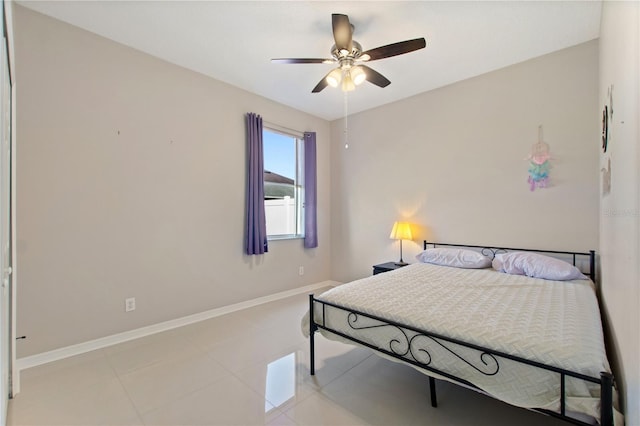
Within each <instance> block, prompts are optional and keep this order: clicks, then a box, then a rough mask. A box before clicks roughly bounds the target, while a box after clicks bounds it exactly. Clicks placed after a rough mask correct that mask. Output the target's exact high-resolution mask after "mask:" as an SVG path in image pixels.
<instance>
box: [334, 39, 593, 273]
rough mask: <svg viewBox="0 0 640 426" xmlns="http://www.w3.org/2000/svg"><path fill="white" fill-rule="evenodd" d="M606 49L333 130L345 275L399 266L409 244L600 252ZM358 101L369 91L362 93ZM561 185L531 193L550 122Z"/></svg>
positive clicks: (548, 61) (441, 93)
mask: <svg viewBox="0 0 640 426" xmlns="http://www.w3.org/2000/svg"><path fill="white" fill-rule="evenodd" d="M597 87H598V44H597V41H592V42H588V43H585V44H582V45H579V46H576V47H572V48H569V49H566V50H562V51H559V52H556V53H552V54H549V55H546V56H543V57H540V58H537V59H534V60H530V61H527V62H524V63H521V64H518V65H514V66H511V67H508V68H504V69H501V70H498V71H495V72H491V73H488V74H485V75H482V76H479V77H476V78H472V79H469V80H466V81H462V82H459V83H456V84H453V85H450V86H447V87H444V88H441V89H438V90H434V91H431V92H427V93H424V94H421V95H418V96H415V97H412V98H410V99H406V100H403V101H400V102H397V103H394V104H390V105H387V106H384V107H380V108H377V109H374V110H370V111H367V112H363V113H360V114H357V115H354V116H350V117H349V119H348V141H349V148H348V149H345V148H344V137H343V129H344V125H343V120H338V121H335V122H333V123H332V127H331V130H332V133H331V134H332V137H331V139H332V148H331V149H332V151H331V175H332V187H331V204H332V222H331V226H332V237H333V240H332V243H333V246H332V254H331V255H332V271H333V278H334V279H337V280H340V281H344V280H351V279H354V278H357V277H362V276H364V275H367V274H370V273H371V265H373V264H375V263H378V262H383V261H389V260H397V258H398V256H399V246H398V243H397V242H395V241H392V240H390V239H389V233H390V231H391V227H392V225H393V222H394V221H395V220H399V219H406V220H409V221H410V222H413V223H415V224H417V225H419V227H420V228H422V229H421V232H420V233H419V235H417V236H416V238H414V240H415V241H414V242H407V241H405V242H404V252H405V253H404V254H405V256H404V259H405V260H409V261H413V257H414V255H415V254H416V253H417V252H418V251H419V250H420V249H421V240H422V239H423V238H428V239H434V240H437V241H440V242H450V243H468V244H473V243H477V244H495V245H503V246H515V247H535V248H546V249H565V250H589V249H596V248H597V245H598V144H599V139H598V131H599V122H598V120H597V118H596V117H597V114H598V107H597V105H598V95H597V93H598V90H597ZM353 96H357V93H356V94H354V95H353ZM539 124H542V125H543V129H544V140H545V141H546V142H547V143H548V144H549V145H550V147H551V153H552V155H553V157H554V159H553V161H552V164H553V169H552V170H551V178H552V182H553V185H552V187H550V188H547V189H540V190H536V191H534V192H531V191H530V190H529V188H528V186H527V177H528V173H527V168H528V162H527V161H526V157H527V155H528V154H529V152H530V150H531V146H532V144H534V143H535V142H536V141H537V137H538V125H539Z"/></svg>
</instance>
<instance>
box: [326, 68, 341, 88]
mask: <svg viewBox="0 0 640 426" xmlns="http://www.w3.org/2000/svg"><path fill="white" fill-rule="evenodd" d="M326 80H327V83H328V84H329V86H331V87H338V84H340V80H342V70H341V69H340V68H336V69H334V70H333V71H331V72H330V73H329V75H327V77H326Z"/></svg>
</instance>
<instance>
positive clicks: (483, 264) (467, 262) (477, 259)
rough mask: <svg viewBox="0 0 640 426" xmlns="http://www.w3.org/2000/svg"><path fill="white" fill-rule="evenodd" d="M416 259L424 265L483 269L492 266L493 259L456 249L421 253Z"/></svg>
mask: <svg viewBox="0 0 640 426" xmlns="http://www.w3.org/2000/svg"><path fill="white" fill-rule="evenodd" d="M416 259H418V261H420V262H422V263H433V264H434V265H442V266H454V267H456V268H467V269H481V268H488V267H489V266H491V259H490V258H489V257H487V256H485V255H483V254H481V253H478V252H477V251H473V250H465V249H456V248H432V249H428V250H425V251H423V252H422V253H419V254H418V255H417V256H416Z"/></svg>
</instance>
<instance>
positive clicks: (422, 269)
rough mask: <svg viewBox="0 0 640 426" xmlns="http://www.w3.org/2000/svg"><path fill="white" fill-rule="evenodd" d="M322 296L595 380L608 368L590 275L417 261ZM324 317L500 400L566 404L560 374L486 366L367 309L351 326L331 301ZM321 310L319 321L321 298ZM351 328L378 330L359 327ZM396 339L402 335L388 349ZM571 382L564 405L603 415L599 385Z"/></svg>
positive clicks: (507, 363) (473, 355)
mask: <svg viewBox="0 0 640 426" xmlns="http://www.w3.org/2000/svg"><path fill="white" fill-rule="evenodd" d="M317 298H318V299H320V300H323V301H327V302H332V303H335V304H338V305H340V306H344V307H346V308H351V309H355V310H358V311H362V312H364V313H367V314H373V315H376V316H379V317H382V318H385V319H389V320H392V321H395V322H398V323H400V324H406V325H409V326H413V327H415V328H418V329H420V330H425V331H428V332H430V333H436V334H440V335H444V336H448V337H452V338H455V339H459V340H461V341H464V342H469V343H473V344H477V345H479V346H482V347H486V348H491V349H493V350H496V351H500V352H504V353H508V354H512V355H515V356H518V357H522V358H526V359H529V360H533V361H538V362H541V363H543V364H546V365H551V366H556V367H560V368H563V369H566V370H570V371H574V372H579V373H581V374H584V375H587V376H591V377H594V378H599V377H600V373H601V372H603V371H606V372H609V371H610V368H609V364H608V361H607V357H606V353H605V347H604V341H603V333H602V325H601V321H600V312H599V308H598V301H597V298H596V295H595V290H594V286H593V283H591V281H589V280H575V281H547V280H542V279H534V278H529V277H524V276H515V275H508V274H503V273H499V272H496V271H494V270H492V269H482V270H469V269H458V268H451V267H443V266H435V265H430V264H413V265H409V266H407V267H404V268H400V269H397V270H395V271H392V272H387V273H384V274H378V275H374V276H372V277H368V278H365V279H362V280H358V281H354V282H351V283H349V284H345V285H342V286H339V287H336V288H334V289H332V290H329V291H327V292H325V293H323V294H322V295H320V296H317ZM325 315H326V316H325V318H324V321H326V325H327V326H329V327H331V328H333V329H336V330H340V331H342V332H343V333H345V334H347V335H350V336H354V337H357V338H359V339H361V340H363V341H365V342H368V343H372V344H374V345H376V346H377V347H382V348H384V349H386V350H392V351H393V352H400V353H404V352H407V350H408V349H411V351H410V352H409V353H408V356H411V354H413V356H414V357H415V358H417V359H418V361H420V362H423V363H427V362H428V361H429V357H431V363H430V364H429V366H431V367H434V368H437V369H439V370H440V371H444V372H448V373H451V374H453V375H454V376H456V377H459V378H462V379H464V380H466V381H468V382H471V383H473V384H474V385H475V386H477V387H479V388H480V389H482V390H483V391H485V392H486V393H488V394H490V395H492V396H494V397H495V398H498V399H500V400H503V401H505V402H508V403H510V404H513V405H517V406H520V407H527V408H546V409H551V410H556V411H559V407H560V380H559V375H558V374H557V373H553V372H549V371H545V370H541V369H539V368H535V367H532V366H527V365H523V364H520V363H516V362H514V361H511V360H509V359H505V358H501V357H497V358H496V361H494V360H492V359H491V358H488V357H486V356H485V357H483V360H484V361H485V362H486V364H485V363H483V360H481V359H480V352H477V351H476V352H474V351H473V350H471V349H468V348H465V347H461V346H458V345H455V344H452V343H447V342H445V341H441V342H440V343H442V344H444V346H446V348H445V347H443V346H442V345H441V344H439V343H437V342H435V341H433V340H432V339H429V338H427V337H425V336H418V337H416V338H414V339H413V340H412V338H413V337H414V336H415V335H416V334H417V333H414V332H408V331H407V330H404V333H403V332H401V331H400V329H398V328H397V327H392V326H384V327H375V326H376V325H380V323H378V322H376V321H374V320H371V319H367V318H364V317H358V319H357V321H355V322H354V321H353V320H354V317H351V326H350V325H349V324H348V321H349V319H348V316H347V313H345V312H344V311H339V310H337V309H332V308H330V307H327V308H326V309H325ZM314 318H315V321H316V322H317V323H322V320H323V313H322V309H321V308H320V306H316V311H315V314H314ZM308 324H309V322H308V314H307V316H305V318H304V319H303V325H302V328H303V332H304V333H305V335H308V333H309V325H308ZM352 326H353V327H356V328H361V327H373V328H366V329H361V330H354V328H353V327H352ZM321 332H322V334H323V335H324V336H325V337H327V338H331V339H337V340H341V339H340V338H338V336H336V335H335V334H333V333H328V332H325V331H322V330H321ZM405 335H406V337H404V336H405ZM393 339H396V340H397V342H396V343H394V344H393V347H390V342H391V340H393ZM420 349H424V350H426V351H427V352H423V351H421V350H420ZM450 351H452V352H455V353H456V354H457V355H459V356H460V357H461V358H462V359H461V358H460V357H457V356H454V355H452V354H451V352H450ZM427 353H428V355H427ZM496 362H497V364H499V366H498V365H497V364H496ZM469 364H472V365H473V367H472V366H470V365H469ZM496 370H497V372H496V373H495V374H492V373H494V372H495V371H496ZM483 372H484V373H483ZM430 374H431V373H430ZM435 376H436V377H439V376H438V375H435ZM441 378H442V377H441ZM566 384H567V388H566V395H567V409H568V410H570V411H572V412H580V413H585V414H588V415H590V416H592V417H594V418H595V419H599V417H600V415H599V410H600V402H599V397H600V388H599V385H597V384H592V383H588V382H586V381H583V380H579V379H575V378H569V377H567V382H566Z"/></svg>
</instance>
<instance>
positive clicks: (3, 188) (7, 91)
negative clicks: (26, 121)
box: [0, 19, 12, 425]
mask: <svg viewBox="0 0 640 426" xmlns="http://www.w3.org/2000/svg"><path fill="white" fill-rule="evenodd" d="M2 21H3V22H2V26H1V27H0V28H1V29H2V33H3V34H4V19H3V20H2ZM0 64H2V66H1V69H0V123H1V126H2V129H1V130H0V139H1V140H0V251H1V253H0V279H1V280H2V281H1V282H0V293H1V294H0V365H1V367H0V368H1V370H2V379H1V381H0V421H1V422H2V423H0V424H3V425H4V424H6V419H7V406H8V403H9V394H10V393H11V385H10V383H11V377H10V375H11V373H10V372H11V352H10V348H11V341H10V339H11V272H12V271H11V80H10V77H9V56H8V52H7V39H6V37H4V36H3V37H2V46H0Z"/></svg>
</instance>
